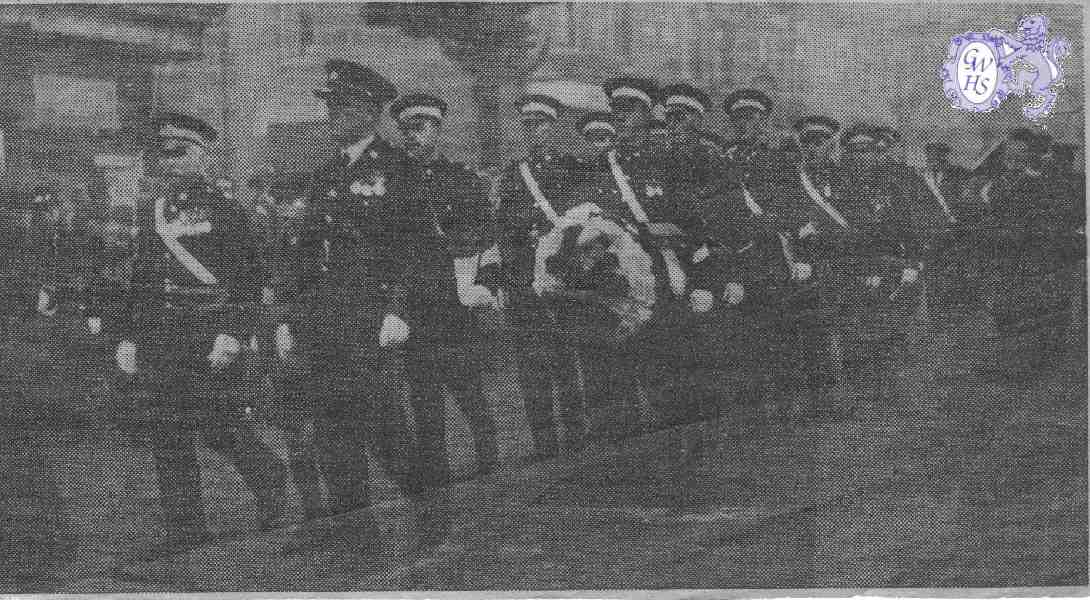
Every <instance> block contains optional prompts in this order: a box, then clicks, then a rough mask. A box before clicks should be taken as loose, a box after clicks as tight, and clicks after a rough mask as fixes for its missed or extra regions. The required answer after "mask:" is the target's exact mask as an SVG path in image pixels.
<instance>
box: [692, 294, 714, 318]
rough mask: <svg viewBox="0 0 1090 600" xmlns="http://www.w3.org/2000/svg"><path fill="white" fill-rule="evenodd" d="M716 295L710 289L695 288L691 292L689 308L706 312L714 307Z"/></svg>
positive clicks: (697, 311)
mask: <svg viewBox="0 0 1090 600" xmlns="http://www.w3.org/2000/svg"><path fill="white" fill-rule="evenodd" d="M714 303H715V296H713V295H712V293H711V292H709V291H708V290H693V291H692V292H690V293H689V308H691V309H692V311H693V312H696V313H705V312H708V311H709V310H711V309H712V304H714Z"/></svg>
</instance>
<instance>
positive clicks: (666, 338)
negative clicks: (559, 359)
mask: <svg viewBox="0 0 1090 600" xmlns="http://www.w3.org/2000/svg"><path fill="white" fill-rule="evenodd" d="M603 87H604V90H605V92H606V96H607V97H608V98H609V101H610V111H611V112H612V114H613V117H614V123H615V126H616V127H617V131H618V140H617V146H616V148H614V149H613V150H610V151H608V152H607V153H606V154H605V155H604V156H603V157H602V158H601V159H599V160H598V161H596V162H595V163H594V165H593V166H592V168H591V169H590V171H589V172H588V178H587V182H586V186H587V190H586V192H585V193H584V194H581V197H584V198H586V199H587V200H588V201H590V202H593V203H594V204H596V205H597V206H598V207H599V208H600V209H601V210H602V214H603V215H605V216H606V217H608V218H612V219H616V220H618V221H620V222H621V223H623V224H624V225H625V226H626V227H627V228H628V229H629V230H630V231H632V232H634V233H635V234H636V235H638V237H639V239H640V242H641V244H642V245H643V246H644V248H645V250H647V253H648V254H649V255H651V256H652V258H653V259H654V273H655V278H656V285H657V287H656V302H655V316H654V317H653V318H652V321H651V323H649V324H648V325H647V326H646V327H645V329H644V330H643V331H642V332H641V333H640V334H639V335H638V336H637V338H636V339H635V340H633V341H632V342H631V343H630V347H631V349H632V351H631V352H630V353H625V354H623V355H621V356H619V357H617V360H612V361H609V360H594V359H593V358H591V359H588V360H585V361H584V366H587V365H588V364H589V365H590V367H591V368H588V369H587V370H586V371H587V372H586V373H585V375H586V382H587V402H588V407H605V406H613V405H615V404H617V403H629V404H631V403H632V399H633V398H635V392H634V390H635V385H634V384H635V373H636V372H637V371H638V372H639V373H640V375H641V376H640V379H641V380H642V382H643V383H644V387H645V390H646V391H647V394H648V396H649V399H650V401H651V404H652V406H653V408H654V409H655V411H656V413H657V415H658V418H659V421H660V423H661V424H663V425H665V426H672V425H676V424H679V423H682V422H686V421H689V420H694V419H698V418H700V416H701V415H700V414H699V413H700V403H699V402H698V400H697V396H696V394H695V389H694V383H693V380H692V374H691V373H690V372H688V370H689V368H690V365H691V364H692V363H693V353H694V351H695V349H694V348H693V346H692V339H691V336H689V335H688V334H687V332H688V331H689V330H690V328H691V327H692V326H693V320H692V318H691V312H690V309H689V303H688V301H687V300H688V293H687V288H688V287H689V285H690V275H689V273H688V272H687V271H692V265H693V262H692V258H693V255H694V253H695V251H696V250H697V249H698V248H699V246H701V245H702V244H701V242H702V241H703V239H704V231H705V228H704V226H703V220H702V218H701V215H700V214H699V210H698V207H697V206H696V202H695V201H694V191H693V190H692V189H691V188H690V186H691V185H692V184H691V182H685V181H683V180H682V178H681V177H677V176H675V174H673V173H669V172H668V170H667V168H668V165H667V161H666V160H664V158H665V156H666V151H665V150H664V149H661V148H654V147H651V146H650V145H649V144H648V139H647V125H648V122H649V120H650V115H651V109H652V107H653V106H654V105H655V102H656V98H657V97H658V96H659V93H658V88H657V86H656V85H655V83H654V82H652V81H649V80H647V79H642V78H637V77H620V78H615V79H612V80H610V81H607V82H606V83H605V84H604V86H603ZM682 186H684V187H682ZM694 287H696V285H695V284H694ZM697 289H703V286H702V285H701V286H699V287H698V288H697ZM626 363H627V364H626ZM596 368H601V369H609V370H610V372H609V373H603V372H597V371H596ZM621 405H622V406H623V405H624V404H621ZM628 412H629V414H627V415H626V414H624V412H623V411H618V413H617V417H618V421H620V422H614V423H611V424H610V426H611V428H612V429H613V431H612V432H611V433H612V434H613V435H625V434H628V433H632V432H634V431H635V430H636V429H637V427H638V417H636V415H635V414H632V413H633V412H634V411H631V410H630V411H628Z"/></svg>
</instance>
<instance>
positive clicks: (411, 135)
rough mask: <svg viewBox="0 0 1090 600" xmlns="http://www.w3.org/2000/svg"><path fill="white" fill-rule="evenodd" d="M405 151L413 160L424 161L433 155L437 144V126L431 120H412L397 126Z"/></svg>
mask: <svg viewBox="0 0 1090 600" xmlns="http://www.w3.org/2000/svg"><path fill="white" fill-rule="evenodd" d="M398 129H399V130H400V131H401V137H402V139H403V140H404V145H405V151H406V152H408V153H409V156H411V157H413V158H415V159H418V160H419V159H425V158H428V157H430V156H431V155H432V154H434V153H435V146H436V144H438V142H439V124H438V123H436V122H435V120H433V119H428V118H414V119H408V120H406V121H403V122H401V123H400V124H399V125H398Z"/></svg>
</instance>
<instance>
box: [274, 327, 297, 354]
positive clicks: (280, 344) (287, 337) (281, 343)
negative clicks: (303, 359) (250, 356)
mask: <svg viewBox="0 0 1090 600" xmlns="http://www.w3.org/2000/svg"><path fill="white" fill-rule="evenodd" d="M273 341H274V342H275V343H276V355H277V356H279V357H280V360H284V359H285V358H286V357H287V356H288V353H289V352H291V351H292V350H294V349H295V339H294V338H293V337H292V335H291V329H290V328H289V327H288V324H287V323H281V324H280V325H278V326H277V327H276V333H274V334H273Z"/></svg>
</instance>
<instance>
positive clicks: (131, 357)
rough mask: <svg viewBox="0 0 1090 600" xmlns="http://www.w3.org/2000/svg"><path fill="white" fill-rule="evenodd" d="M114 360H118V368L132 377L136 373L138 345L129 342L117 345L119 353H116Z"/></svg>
mask: <svg viewBox="0 0 1090 600" xmlns="http://www.w3.org/2000/svg"><path fill="white" fill-rule="evenodd" d="M114 358H115V359H116V360H117V368H118V369H121V371H122V372H124V373H128V374H129V375H132V374H133V373H135V372H136V344H135V343H133V342H130V341H128V340H124V341H122V342H121V343H119V344H118V345H117V352H115V353H114Z"/></svg>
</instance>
